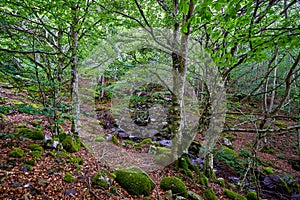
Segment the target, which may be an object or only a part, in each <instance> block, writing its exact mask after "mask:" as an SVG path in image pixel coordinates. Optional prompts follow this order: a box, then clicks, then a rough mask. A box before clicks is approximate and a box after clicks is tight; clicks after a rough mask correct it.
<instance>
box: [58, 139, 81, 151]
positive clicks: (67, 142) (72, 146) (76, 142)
mask: <svg viewBox="0 0 300 200" xmlns="http://www.w3.org/2000/svg"><path fill="white" fill-rule="evenodd" d="M61 143H62V146H63V148H64V149H65V150H66V151H67V152H70V153H73V152H77V151H79V149H80V147H81V141H80V139H79V138H78V137H72V136H71V135H66V136H65V137H64V138H63V139H62V140H61Z"/></svg>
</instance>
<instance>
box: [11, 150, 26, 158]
mask: <svg viewBox="0 0 300 200" xmlns="http://www.w3.org/2000/svg"><path fill="white" fill-rule="evenodd" d="M24 154H25V153H24V151H23V150H22V149H20V148H13V149H12V150H11V151H10V152H9V153H8V156H10V157H14V158H21V157H23V156H24Z"/></svg>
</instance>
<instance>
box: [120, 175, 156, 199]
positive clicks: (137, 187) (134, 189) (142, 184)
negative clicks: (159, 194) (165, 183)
mask: <svg viewBox="0 0 300 200" xmlns="http://www.w3.org/2000/svg"><path fill="white" fill-rule="evenodd" d="M115 174H116V181H117V182H118V183H119V184H120V185H121V186H122V187H123V188H124V189H126V190H127V191H128V193H130V194H133V195H145V196H149V195H150V193H151V191H152V190H153V189H154V187H155V185H154V183H153V181H152V180H151V179H150V178H149V176H148V175H147V174H145V173H143V172H141V171H140V170H137V169H120V170H117V171H115Z"/></svg>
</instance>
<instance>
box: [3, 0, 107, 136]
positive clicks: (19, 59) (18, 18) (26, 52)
mask: <svg viewBox="0 0 300 200" xmlns="http://www.w3.org/2000/svg"><path fill="white" fill-rule="evenodd" d="M1 7H2V10H1V11H0V16H1V21H0V22H1V24H0V26H1V35H2V37H1V45H0V52H1V56H2V58H4V59H3V61H2V67H4V68H2V73H3V74H4V75H5V76H6V77H8V75H9V73H15V74H18V75H19V78H18V81H21V82H23V85H24V84H25V87H26V89H29V91H30V95H32V94H37V95H35V97H36V99H37V100H41V102H42V103H43V105H44V107H45V109H46V111H47V113H49V122H51V124H54V129H53V132H54V133H58V131H59V130H58V128H57V124H59V123H61V122H60V120H62V119H61V118H60V117H59V116H58V114H57V111H63V113H65V112H66V111H68V110H69V111H71V118H72V124H73V125H72V133H79V131H80V130H79V127H80V121H79V114H80V106H79V100H78V68H79V64H80V60H81V59H82V57H83V56H84V55H85V54H86V52H88V50H89V49H90V48H91V46H92V45H93V43H94V42H95V40H97V39H99V38H101V35H103V34H104V33H105V30H103V29H102V28H101V27H100V26H99V23H103V20H104V18H100V19H98V20H95V14H97V16H98V17H99V16H101V12H99V11H98V10H97V7H96V6H95V3H94V2H93V1H89V0H88V1H84V2H82V1H18V2H13V1H2V2H1ZM99 13H100V14H99ZM84 45H85V46H84ZM4 62H5V63H6V65H5V63H4ZM7 66H8V67H7ZM8 68H9V69H11V71H12V72H10V71H7V69H8ZM7 81H9V82H11V83H12V84H14V83H16V80H12V79H8V80H7ZM24 81H25V83H24ZM36 85H37V87H36ZM15 86H17V87H19V88H21V86H22V85H19V84H18V85H15ZM66 92H67V93H69V94H70V97H71V101H72V104H71V105H70V106H67V107H66V106H64V105H63V103H62V102H66V101H67V97H68V96H66V94H67V93H66ZM62 94H63V95H62ZM66 109H67V110H66Z"/></svg>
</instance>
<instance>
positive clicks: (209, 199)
mask: <svg viewBox="0 0 300 200" xmlns="http://www.w3.org/2000/svg"><path fill="white" fill-rule="evenodd" d="M203 194H204V198H205V200H218V197H217V195H216V193H215V192H214V191H213V190H212V189H208V190H204V192H203Z"/></svg>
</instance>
